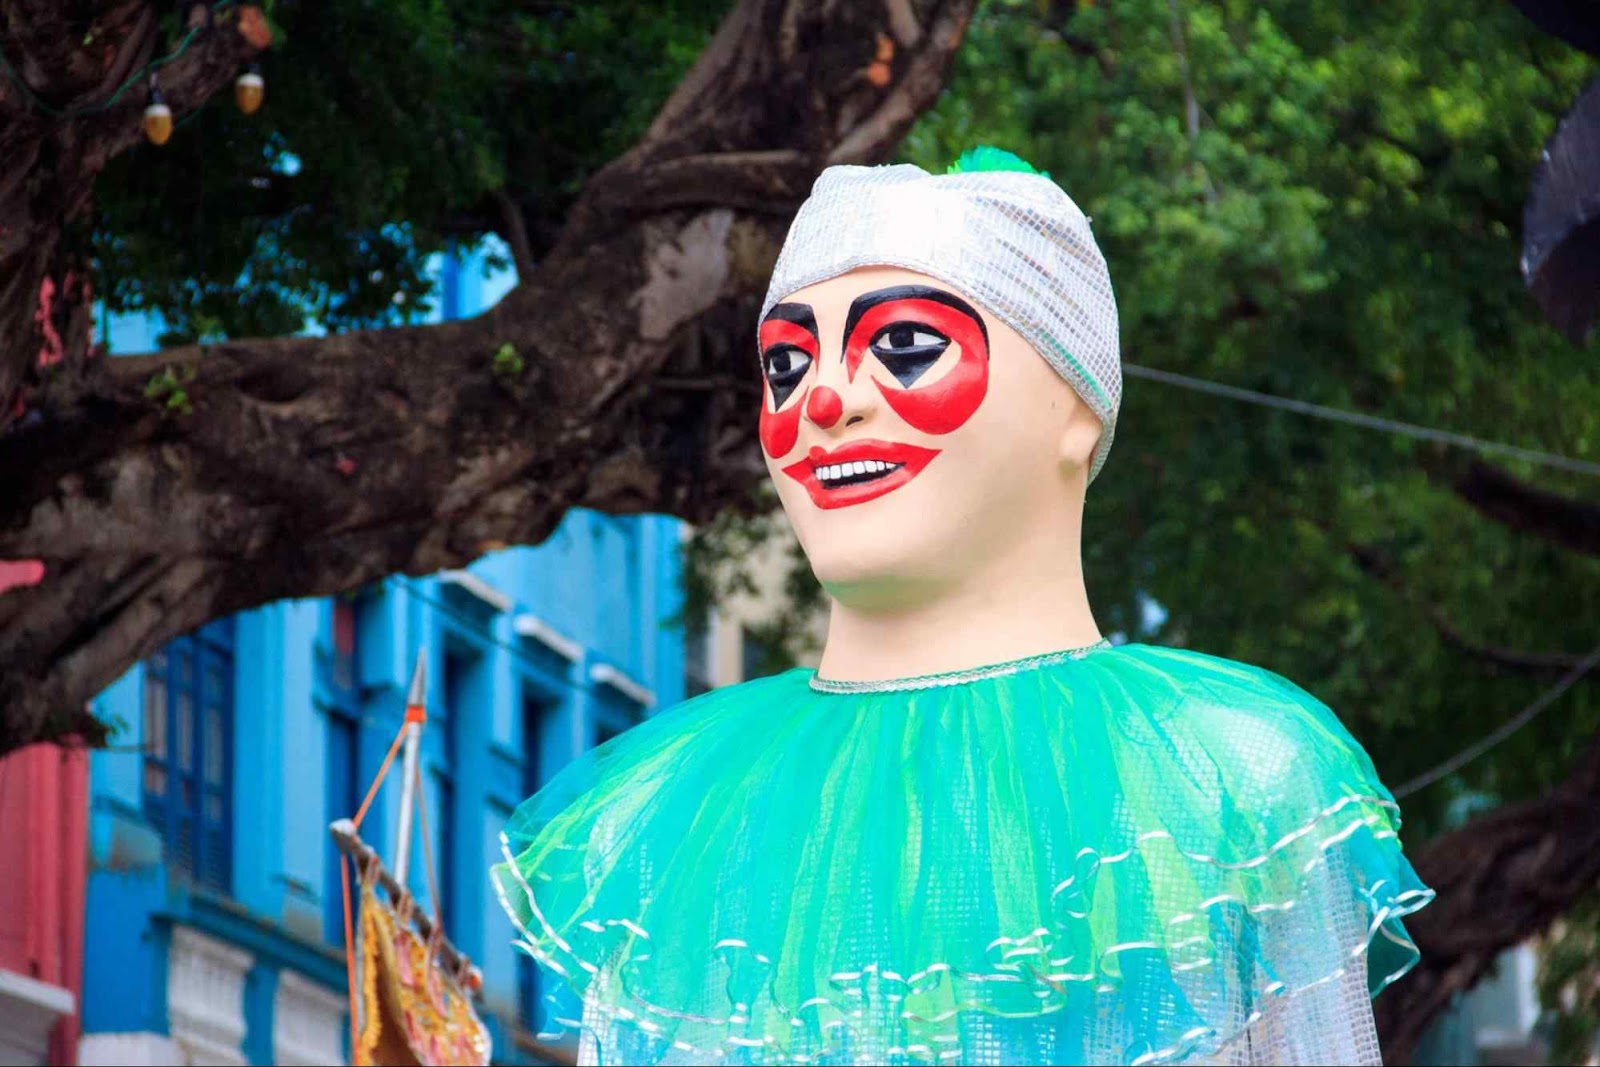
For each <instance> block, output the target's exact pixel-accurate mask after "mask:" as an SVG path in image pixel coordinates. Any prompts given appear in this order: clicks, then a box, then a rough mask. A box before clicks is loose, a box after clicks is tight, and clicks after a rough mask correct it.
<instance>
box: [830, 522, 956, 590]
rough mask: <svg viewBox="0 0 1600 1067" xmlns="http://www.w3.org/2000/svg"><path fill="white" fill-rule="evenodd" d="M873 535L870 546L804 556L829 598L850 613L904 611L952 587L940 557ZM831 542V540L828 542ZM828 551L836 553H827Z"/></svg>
mask: <svg viewBox="0 0 1600 1067" xmlns="http://www.w3.org/2000/svg"><path fill="white" fill-rule="evenodd" d="M886 533H889V531H885V530H882V529H881V528H880V529H879V530H878V531H877V534H878V537H877V538H875V539H873V540H860V539H856V540H843V539H841V540H840V541H838V542H835V543H834V544H833V545H830V546H826V547H823V548H822V549H821V550H819V551H815V552H811V553H808V557H807V558H808V559H809V560H810V562H811V571H812V573H813V574H815V575H816V576H817V581H818V582H820V583H821V584H822V587H823V589H825V590H826V591H827V593H828V595H829V596H831V597H832V598H833V599H835V600H837V601H839V602H840V603H841V604H844V605H847V606H849V607H854V608H860V609H865V610H872V609H876V608H885V607H895V606H898V605H909V604H913V603H916V602H918V601H921V600H924V599H926V598H927V597H929V596H931V595H937V593H938V591H939V590H941V589H945V588H947V587H948V586H949V585H950V584H951V578H952V576H950V575H948V574H945V573H943V572H944V571H945V569H946V568H945V567H944V566H941V564H942V563H946V562H947V561H945V560H942V559H941V558H940V556H941V554H940V553H937V552H935V551H933V549H932V546H928V551H923V552H919V551H915V548H914V546H911V545H907V544H906V543H905V542H904V541H902V540H896V539H895V538H893V537H892V536H887V537H886V536H884V535H885V534H886ZM830 540H831V539H830ZM830 548H831V549H835V550H832V551H830Z"/></svg>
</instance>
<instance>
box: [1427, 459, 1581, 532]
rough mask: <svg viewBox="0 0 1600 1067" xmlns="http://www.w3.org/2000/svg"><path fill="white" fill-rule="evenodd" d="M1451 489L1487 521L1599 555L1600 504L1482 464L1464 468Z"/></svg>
mask: <svg viewBox="0 0 1600 1067" xmlns="http://www.w3.org/2000/svg"><path fill="white" fill-rule="evenodd" d="M1450 488H1451V489H1452V490H1454V491H1455V494H1456V495H1457V496H1459V497H1460V498H1461V499H1462V500H1464V501H1466V502H1467V503H1468V504H1470V505H1471V506H1472V507H1473V509H1474V510H1476V511H1477V512H1478V513H1479V514H1480V515H1483V516H1484V517H1485V518H1489V519H1493V520H1494V521H1495V522H1498V523H1501V524H1502V525H1505V526H1509V527H1510V528H1511V529H1513V530H1520V531H1522V532H1524V533H1531V534H1535V535H1537V536H1539V537H1542V538H1544V539H1545V540H1547V541H1553V542H1554V543H1556V544H1558V545H1562V546H1563V547H1566V548H1570V549H1572V550H1573V551H1574V552H1582V553H1584V554H1586V555H1590V556H1600V504H1597V503H1593V502H1591V501H1587V500H1573V499H1571V498H1570V497H1564V496H1561V495H1560V494H1559V493H1552V492H1549V491H1547V490H1544V489H1538V488H1535V487H1534V486H1531V485H1529V484H1528V483H1527V482H1524V481H1522V480H1521V479H1520V478H1516V477H1514V476H1512V475H1511V474H1508V473H1507V472H1505V471H1503V470H1501V469H1500V468H1499V467H1495V466H1492V465H1490V464H1488V463H1484V462H1483V461H1482V460H1473V461H1471V462H1470V463H1468V464H1467V465H1466V467H1465V469H1463V470H1462V471H1460V472H1459V473H1457V474H1456V475H1455V476H1454V477H1453V479H1452V481H1451V485H1450Z"/></svg>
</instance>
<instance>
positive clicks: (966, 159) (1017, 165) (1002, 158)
mask: <svg viewBox="0 0 1600 1067" xmlns="http://www.w3.org/2000/svg"><path fill="white" fill-rule="evenodd" d="M986 170H1015V171H1021V172H1022V173H1023V174H1037V175H1038V176H1039V177H1041V178H1048V177H1050V175H1049V173H1047V172H1046V171H1042V170H1039V169H1038V168H1037V167H1035V166H1034V165H1033V164H1032V163H1029V162H1028V161H1027V160H1025V159H1023V158H1022V157H1021V156H1019V155H1016V154H1015V153H1013V152H1007V151H1006V150H1005V149H1004V148H994V147H991V146H989V145H986V144H983V145H979V146H978V147H976V148H969V149H967V150H966V151H965V152H963V153H961V158H960V159H958V160H956V161H955V162H954V163H952V164H950V165H949V166H948V167H946V168H945V169H944V172H945V173H946V174H976V173H979V172H981V171H986Z"/></svg>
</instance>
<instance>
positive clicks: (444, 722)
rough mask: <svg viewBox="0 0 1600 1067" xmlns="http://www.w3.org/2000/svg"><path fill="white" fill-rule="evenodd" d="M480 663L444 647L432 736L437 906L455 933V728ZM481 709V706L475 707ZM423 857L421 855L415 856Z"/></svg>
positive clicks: (468, 708) (467, 709) (466, 710)
mask: <svg viewBox="0 0 1600 1067" xmlns="http://www.w3.org/2000/svg"><path fill="white" fill-rule="evenodd" d="M479 665H480V661H479V660H478V659H477V658H476V657H470V658H469V656H468V655H466V654H464V653H462V652H459V651H456V650H453V649H447V650H446V651H445V654H444V676H443V677H442V678H441V679H440V682H441V683H442V685H441V688H442V689H443V695H444V708H443V712H444V714H443V715H442V716H440V719H441V721H440V722H439V724H438V732H437V735H436V736H435V738H434V741H435V743H436V744H437V745H438V748H437V749H435V752H436V758H435V759H434V761H433V775H432V777H433V804H432V805H431V806H430V807H429V809H428V819H429V827H428V830H429V835H430V836H431V837H432V839H433V841H434V844H435V846H436V847H435V849H434V853H433V856H434V862H435V863H437V864H438V867H437V870H436V873H437V875H438V879H439V882H438V884H439V910H440V911H442V912H443V913H444V920H445V932H446V933H447V934H449V935H451V936H453V937H454V936H459V935H458V934H457V933H456V931H455V923H454V922H453V920H454V917H455V898H456V857H457V855H458V853H457V851H456V833H455V820H456V779H455V774H456V750H457V736H456V731H457V730H458V729H459V728H460V724H461V722H462V721H463V720H464V719H465V718H466V716H468V715H471V714H473V711H474V708H473V706H472V703H471V699H472V691H473V686H472V684H471V682H472V680H473V679H472V674H473V672H474V671H475V669H476V668H477V667H478V666H479ZM479 710H481V709H479ZM418 858H419V859H420V858H423V857H421V856H419V857H418Z"/></svg>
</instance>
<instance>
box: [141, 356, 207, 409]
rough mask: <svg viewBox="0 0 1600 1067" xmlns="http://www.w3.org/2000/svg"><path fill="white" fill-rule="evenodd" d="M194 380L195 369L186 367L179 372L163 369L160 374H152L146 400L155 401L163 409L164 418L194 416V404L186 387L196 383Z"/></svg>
mask: <svg viewBox="0 0 1600 1067" xmlns="http://www.w3.org/2000/svg"><path fill="white" fill-rule="evenodd" d="M194 378H195V370H194V368H193V367H185V368H183V369H182V370H179V371H175V370H173V369H172V368H171V367H163V368H161V370H160V372H159V373H157V374H152V375H151V376H150V380H149V381H147V382H145V385H144V395H145V399H147V400H154V401H155V402H156V403H157V404H158V405H159V406H160V407H161V414H162V416H163V417H176V416H179V415H193V414H194V404H193V403H191V402H190V400H189V392H188V390H186V389H185V388H184V386H185V385H187V384H188V383H190V382H192V381H194Z"/></svg>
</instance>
